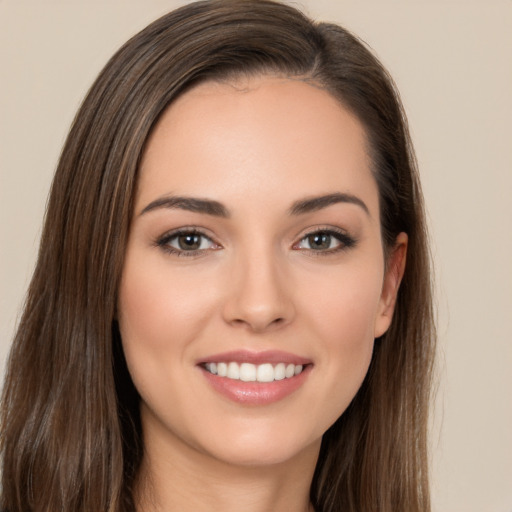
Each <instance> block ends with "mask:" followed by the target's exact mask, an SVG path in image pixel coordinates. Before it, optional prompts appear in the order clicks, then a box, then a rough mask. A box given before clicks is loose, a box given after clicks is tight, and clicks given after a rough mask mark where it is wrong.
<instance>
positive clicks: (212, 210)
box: [139, 196, 230, 218]
mask: <svg viewBox="0 0 512 512" xmlns="http://www.w3.org/2000/svg"><path fill="white" fill-rule="evenodd" d="M160 208H166V209H173V208H177V209H180V210H187V211H189V212H196V213H205V214H206V215H214V216H215V217H225V218H227V217H229V216H230V214H229V211H228V209H227V208H226V207H225V206H224V205H223V204H222V203H219V202H218V201H213V200H211V199H202V198H198V197H185V196H165V197H160V198H158V199H155V200H154V201H152V202H151V203H149V204H148V205H147V206H146V207H145V208H144V209H143V210H142V211H141V212H140V214H139V215H144V214H145V213H148V212H151V211H154V210H157V209H160Z"/></svg>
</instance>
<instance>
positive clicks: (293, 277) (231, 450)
mask: <svg viewBox="0 0 512 512" xmlns="http://www.w3.org/2000/svg"><path fill="white" fill-rule="evenodd" d="M329 194H350V195H351V197H355V198H357V200H359V201H360V202H361V203H360V204H357V201H356V202H354V201H352V202H346V201H341V202H335V203H333V204H329V205H324V206H323V207H322V208H319V209H316V210H314V211H308V212H305V213H300V214H291V213H290V208H291V207H292V205H293V204H294V203H296V202H297V201H302V200H304V199H307V198H311V197H314V196H315V197H316V196H325V195H329ZM170 196H185V197H193V198H201V199H208V200H214V201H217V202H219V203H221V204H222V205H223V206H224V208H225V209H226V210H228V211H229V216H227V217H223V216H218V215H212V214H210V213H205V212H197V211H188V210H187V209H183V208H179V207H164V206H160V207H159V206H158V201H159V200H162V198H164V199H165V198H168V197H170ZM155 201H157V203H156V205H155ZM148 205H152V206H150V207H148ZM183 227H185V228H191V227H193V228H194V229H196V230H199V231H200V232H201V233H204V235H205V237H207V238H205V237H204V238H201V239H200V240H201V246H200V249H199V251H196V252H193V253H190V252H189V254H192V255H186V254H183V252H185V251H183V250H182V251H181V253H179V254H177V253H175V252H169V250H168V247H169V245H171V247H173V248H174V250H176V248H178V249H179V244H178V239H177V238H176V237H175V238H170V236H169V232H172V231H173V230H175V229H178V228H183ZM321 230H323V231H324V232H325V231H326V230H338V231H341V232H342V233H343V234H344V235H346V236H348V237H350V239H352V240H353V244H352V245H350V244H348V245H346V244H345V243H344V242H346V238H343V242H340V241H338V240H337V239H336V238H334V237H331V238H330V239H328V241H329V243H328V244H327V246H328V248H325V247H323V248H320V249H319V248H318V247H317V246H316V245H314V246H312V244H311V240H312V239H311V238H308V237H307V236H308V235H309V234H311V233H312V232H318V231H321ZM166 235H167V237H166ZM165 243H166V244H167V245H165ZM406 247H407V237H406V235H405V234H401V235H399V237H398V239H397V244H396V247H395V248H394V250H393V251H391V256H390V259H389V261H388V262H387V265H385V261H384V255H383V248H382V244H381V231H380V222H379V206H378V190H377V185H376V182H375V180H374V178H373V176H372V174H371V171H370V161H369V157H368V155H367V152H366V139H365V133H364V130H363V128H362V126H361V124H360V123H359V121H358V120H357V119H356V118H355V117H354V116H353V115H352V114H351V113H349V112H348V111H347V110H346V109H345V108H344V107H343V106H342V105H341V104H340V103H339V102H338V101H337V100H336V99H334V98H333V97H332V96H330V95H329V94H328V93H327V92H325V91H323V90H322V89H321V88H319V87H316V86H315V85H313V84H310V83H307V82H304V81H299V80H291V79H285V78H277V77H268V76H263V77H253V78H250V79H244V80H243V81H242V80H241V81H238V82H237V83H229V84H226V83H212V82H209V83H204V84H201V85H199V86H196V87H195V88H194V89H192V90H191V91H188V92H187V93H185V94H184V95H183V96H181V97H180V98H179V99H178V100H177V101H175V102H174V103H173V104H172V105H171V106H170V107H169V108H168V109H167V111H166V112H165V113H164V115H163V117H162V118H161V120H160V121H159V123H158V125H157V126H156V129H155V130H154V132H153V133H152V136H151V137H150V140H149V143H148V145H147V149H146V151H145V154H144V155H143V160H142V165H141V171H140V180H139V184H138V190H137V197H136V203H135V210H134V215H133V222H132V227H131V233H130V238H129V243H128V247H127V251H126V259H125V264H124V270H123V275H122V281H121V286H120V290H119V304H118V314H119V324H120V329H121V335H122V340H123V347H124V351H125V355H126V359H127V363H128V367H129V370H130V373H131V375H132V378H133V381H134V384H135V386H136V387H137V389H138V391H139V393H140V395H141V399H142V403H141V417H142V424H143V432H144V442H145V447H146V455H145V458H144V461H143V468H142V471H141V475H140V478H139V488H138V499H139V503H140V506H139V508H140V510H145V511H146V510H147V511H150V510H151V511H152V510H159V511H164V510H165V511H174V510H180V511H187V510H193V511H195V512H198V511H203V510H205V511H206V510H209V511H217V510H218V511H221V510H222V511H223V512H226V511H235V510H237V511H238V510H244V511H248V512H263V511H270V510H272V511H287V512H290V511H305V510H308V507H309V486H310V482H311V479H312V475H313V471H314V467H315V463H316V460H317V457H318V451H319V447H320V442H321V438H322V435H323V433H324V432H325V431H326V430H327V429H328V428H329V427H330V426H331V425H332V424H333V423H334V421H335V420H336V419H337V418H338V417H339V416H340V415H341V414H342V413H343V412H344V410H345V409H346V407H347V406H348V404H349V403H350V401H351V400H352V398H353V397H354V395H355V394H356V392H357V390H358V389H359V387H360V385H361V383H362V381H363V379H364V376H365V374H366V372H367V369H368V366H369V363H370V360H371V356H372V350H373V346H374V340H375V338H376V337H379V336H380V335H382V334H383V333H384V332H385V331H386V329H387V328H388V326H389V323H390V320H391V316H392V313H393V308H394V303H395V298H396V293H397V290H398V286H399V283H400V279H401V276H402V273H403V268H404V264H405V253H406ZM171 251H172V248H171ZM238 349H247V350H249V351H253V352H259V351H264V350H283V351H286V352H290V353H293V354H296V355H299V356H301V357H304V358H307V359H308V360H310V361H311V363H312V364H311V368H310V371H309V373H308V375H307V378H306V379H305V380H304V383H303V384H302V386H301V387H300V388H299V389H297V390H296V391H295V392H293V393H292V394H291V395H289V396H287V397H286V398H284V399H282V400H279V401H277V402H274V403H271V404H266V405H257V406H255V405H245V404H240V403H237V402H234V401H232V400H229V399H227V398H226V397H225V396H222V395H220V394H219V393H218V392H217V391H215V390H214V389H213V388H212V387H211V386H210V384H209V383H208V381H207V379H206V378H205V377H204V371H203V370H202V369H201V368H200V367H199V366H198V364H197V363H198V361H200V360H202V359H203V360H204V358H207V356H211V355H212V354H217V353H221V352H226V351H231V350H238Z"/></svg>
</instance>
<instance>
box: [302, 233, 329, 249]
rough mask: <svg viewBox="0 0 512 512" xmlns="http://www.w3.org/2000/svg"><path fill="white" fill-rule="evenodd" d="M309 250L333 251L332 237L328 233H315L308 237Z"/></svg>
mask: <svg viewBox="0 0 512 512" xmlns="http://www.w3.org/2000/svg"><path fill="white" fill-rule="evenodd" d="M306 238H307V241H308V244H309V248H310V249H313V250H325V249H331V244H332V241H333V240H332V238H333V237H332V236H331V235H329V234H328V233H321V232H320V233H314V234H312V235H309V236H307V237H306Z"/></svg>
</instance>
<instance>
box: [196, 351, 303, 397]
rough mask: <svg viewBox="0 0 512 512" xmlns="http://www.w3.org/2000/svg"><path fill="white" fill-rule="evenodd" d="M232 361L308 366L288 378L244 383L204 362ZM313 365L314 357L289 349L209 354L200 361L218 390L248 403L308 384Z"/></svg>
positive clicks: (290, 391)
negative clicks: (215, 373)
mask: <svg viewBox="0 0 512 512" xmlns="http://www.w3.org/2000/svg"><path fill="white" fill-rule="evenodd" d="M231 361H234V362H236V363H239V364H240V363H252V364H264V363H271V364H277V363H286V364H290V363H292V364H295V365H299V364H301V365H303V366H305V368H304V369H303V370H302V372H301V373H300V374H299V375H295V376H294V377H291V378H287V379H282V380H275V381H273V382H243V381H241V380H236V379H229V378H227V377H219V376H218V375H213V374H211V373H210V372H209V371H207V370H206V369H205V368H204V367H203V366H202V364H203V363H207V362H210V363H220V362H225V363H229V362H231ZM312 366H313V365H312V364H311V360H308V359H305V358H302V357H299V356H296V355H294V354H289V353H287V352H279V351H274V350H272V351H267V352H248V351H244V350H239V351H234V352H224V353H222V354H215V355H214V356H211V357H207V358H205V359H204V360H202V361H200V362H199V368H200V369H201V371H202V373H203V375H204V377H205V378H206V380H207V381H208V383H209V384H210V385H211V386H212V388H213V389H214V390H215V391H217V392H218V393H220V394H221V395H223V396H225V397H226V398H229V399H230V400H232V401H233V402H238V403H240V404H244V405H266V404H271V403H274V402H278V401H279V400H282V399H284V398H286V397H287V396H289V395H291V394H292V393H293V392H294V391H296V390H297V389H299V388H300V387H301V386H302V384H304V382H305V381H306V379H307V378H308V375H309V373H310V371H311V369H312Z"/></svg>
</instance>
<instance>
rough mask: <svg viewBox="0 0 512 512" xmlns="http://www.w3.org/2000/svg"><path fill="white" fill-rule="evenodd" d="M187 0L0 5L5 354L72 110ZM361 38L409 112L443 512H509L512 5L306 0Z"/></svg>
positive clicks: (468, 0) (36, 0)
mask: <svg viewBox="0 0 512 512" xmlns="http://www.w3.org/2000/svg"><path fill="white" fill-rule="evenodd" d="M183 3H186V2H176V1H171V0H168V1H157V0H118V1H114V0H102V1H99V0H96V1H92V0H88V1H87V2H83V1H79V0H65V1H64V0H62V1H54V0H53V1H52V0H45V1H40V0H0V65H1V68H0V170H1V175H0V180H1V181H0V258H1V260H0V362H1V363H2V365H3V362H4V360H5V358H6V356H7V352H8V348H9V344H10V340H11V337H12V333H13V330H14V326H15V323H16V319H17V315H18V313H19V311H20V306H21V304H22V301H23V296H24V293H25V289H26V287H27V285H28V282H29V278H30V274H31V271H32V269H33V266H34V261H35V257H36V252H37V244H38V237H39V234H40V229H41V222H42V218H43V213H44V209H45V202H46V197H47V193H48V189H49V185H50V181H51V178H52V174H53V171H54V169H55V166H56V162H57V159H58V155H59V152H60V148H61V146H62V143H63V141H64V138H65V135H66V133H67V130H68V128H69V125H70V122H71V120H72V117H73V115H74V113H75V111H76V109H77V107H78V105H79V103H80V101H81V98H82V97H83V95H84V94H85V92H86V90H87V89H88V87H89V85H90V84H91V83H92V81H93V80H94V78H95V77H96V75H97V73H98V72H99V71H100V69H101V67H102V66H103V65H104V64H105V63H106V61H107V59H108V58H109V57H110V56H111V55H112V53H113V52H114V51H115V50H116V49H117V48H118V47H119V46H120V45H121V44H122V43H123V42H124V41H125V40H126V39H127V38H128V37H129V36H131V35H132V34H134V33H135V32H136V31H138V30H139V29H142V28H143V27H144V26H145V25H147V23H149V22H150V21H152V20H153V19H155V18H156V17H158V16H159V15H161V14H164V13H165V12H167V11H169V10H171V9H172V8H174V7H176V6H178V5H181V4H183ZM296 5H302V6H304V8H305V10H306V11H307V12H309V13H310V14H311V15H313V16H314V17H316V18H317V19H322V20H330V21H336V22H338V23H340V24H342V25H344V26H345V27H347V28H349V29H351V30H352V31H353V32H355V33H356V34H358V35H359V36H360V37H362V38H363V39H364V40H365V41H366V42H367V43H368V44H369V45H370V46H371V47H372V48H373V49H374V50H375V51H376V53H377V55H378V56H379V57H380V58H381V60H382V61H383V63H384V64H385V65H386V66H387V67H388V69H389V70H390V71H391V74H392V75H393V76H394V78H395V80H396V82H397V84H398V87H399V89H400V91H401V93H402V98H403V101H404V104H405V107H406V110H407V112H408V115H409V121H410V125H411V131H412V136H413V140H414V142H415V145H416V150H417V154H418V160H419V165H420V171H421V175H422V180H423V185H424V192H425V196H426V201H427V206H428V210H429V217H430V221H431V231H432V235H433V239H434V243H433V252H434V256H435V261H436V273H437V279H436V286H437V289H438V304H439V336H440V350H439V367H438V378H439V390H438V394H437V401H436V407H435V411H434V420H433V427H432V432H433V435H432V442H431V446H432V460H433V464H432V473H433V475H432V477H433V478H432V479H433V502H434V510H435V511H438V512H511V511H512V371H511V368H512V341H511V340H510V338H511V336H510V325H511V323H512V322H511V319H512V234H511V231H512V229H511V221H512V200H511V192H512V140H511V132H512V130H511V120H512V97H511V91H512V1H510V0H480V1H472V0H384V1H383V0H366V1H360V0H359V1H357V0H350V1H349V0H347V1H344V0H339V1H336V0H318V1H313V0H303V1H302V2H297V3H296Z"/></svg>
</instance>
